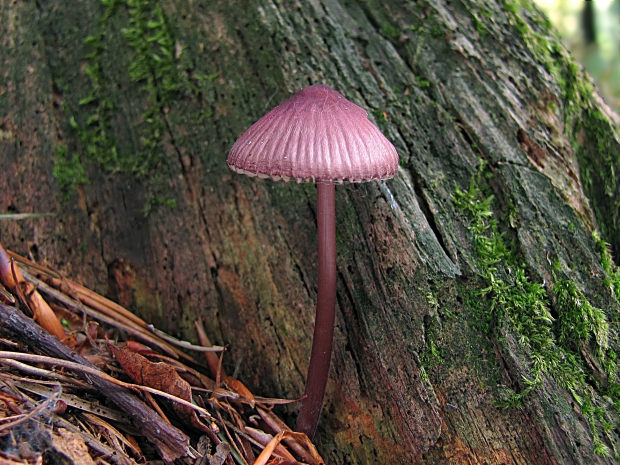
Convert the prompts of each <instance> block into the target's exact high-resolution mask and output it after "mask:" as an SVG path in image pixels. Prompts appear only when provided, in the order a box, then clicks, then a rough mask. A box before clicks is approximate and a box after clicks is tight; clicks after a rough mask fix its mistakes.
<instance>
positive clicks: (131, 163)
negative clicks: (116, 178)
mask: <svg viewBox="0 0 620 465" xmlns="http://www.w3.org/2000/svg"><path fill="white" fill-rule="evenodd" d="M101 3H102V5H103V7H104V13H103V15H102V16H101V19H100V21H99V24H98V26H97V32H96V34H94V35H92V36H89V37H87V38H86V39H85V43H86V45H87V46H88V48H89V52H88V53H87V54H86V55H85V57H84V58H85V66H84V67H83V72H84V74H85V75H86V78H87V79H88V82H89V85H90V91H89V92H88V94H87V95H86V96H84V97H83V98H81V99H80V100H79V102H78V105H77V106H76V107H74V108H71V107H70V105H69V104H67V107H66V111H67V113H68V114H69V115H70V117H69V125H70V127H71V128H72V129H73V130H74V131H75V133H76V135H77V138H78V139H79V141H80V147H81V150H80V152H81V153H80V155H78V156H76V157H75V162H79V161H81V162H82V163H87V164H92V165H94V166H96V167H97V168H99V169H101V170H103V171H105V172H107V173H127V174H130V175H133V176H135V177H136V178H138V179H144V180H145V183H146V185H147V195H146V197H147V204H146V205H145V207H144V211H145V212H150V211H152V210H153V209H155V208H156V207H158V206H162V205H165V206H168V207H174V205H175V201H174V199H171V198H170V197H169V195H167V194H166V192H165V191H166V188H167V182H166V181H167V175H165V174H164V173H166V171H167V167H168V163H169V156H168V155H167V153H166V151H165V150H164V148H163V147H162V145H163V141H164V139H166V140H167V141H171V142H172V144H174V137H173V136H172V134H170V131H171V130H170V123H169V121H168V116H167V115H168V112H169V109H170V107H171V106H172V105H174V104H175V102H178V101H179V100H181V99H183V97H184V96H188V95H189V96H193V97H196V96H197V95H198V94H199V93H201V92H202V91H203V90H204V86H205V85H208V84H209V83H210V82H211V81H212V80H213V79H214V78H215V76H216V75H215V74H199V73H195V74H193V75H192V74H191V73H190V71H188V69H189V68H190V66H188V65H187V63H182V57H183V46H182V45H181V44H180V43H179V41H178V40H177V39H176V37H175V31H174V28H173V26H172V25H171V24H172V22H171V21H170V20H169V18H168V17H167V16H166V14H165V12H164V9H163V8H162V6H161V5H160V3H159V1H158V0H102V2H101ZM123 24H126V27H122V25H123ZM119 26H120V27H119ZM112 28H113V29H114V32H117V31H118V29H119V28H120V29H121V30H122V37H123V38H124V39H125V45H126V47H127V48H126V49H125V50H123V49H122V45H123V44H122V41H121V45H120V47H121V48H120V49H118V47H119V45H118V44H115V47H117V49H115V50H116V52H117V53H118V55H119V56H122V57H126V56H129V57H131V58H130V61H127V60H125V61H126V64H125V65H123V63H122V62H121V63H120V64H115V66H117V68H120V70H121V73H122V71H123V66H125V68H124V69H125V71H126V73H127V74H126V78H124V77H121V78H120V81H121V82H127V83H132V82H133V83H136V84H137V85H139V86H140V92H141V99H142V102H141V104H142V105H143V107H144V108H145V109H144V111H143V113H142V118H141V120H140V121H139V122H138V124H136V125H135V126H134V127H133V128H132V131H135V132H136V134H134V137H133V138H132V139H133V141H134V142H135V144H136V147H127V148H125V149H121V148H120V145H119V144H118V142H117V140H116V137H115V135H116V134H117V133H119V132H121V131H125V130H126V129H125V128H121V127H119V124H121V123H120V121H123V119H124V118H123V117H121V116H120V115H119V114H118V109H117V108H116V107H115V105H114V103H113V100H112V99H113V98H116V97H115V95H116V90H115V89H116V84H115V83H114V82H111V78H110V76H109V75H110V74H111V70H107V69H105V67H104V64H103V63H104V62H106V61H105V60H104V58H103V57H104V55H105V54H106V53H108V52H107V49H106V47H107V43H108V41H109V40H110V39H109V37H111V36H110V29H112ZM108 59H109V58H108ZM117 79H119V78H117ZM205 108H208V107H207V106H205ZM210 116H211V112H210V110H208V109H205V110H204V111H202V112H201V114H200V115H197V119H198V120H199V121H202V120H203V119H204V118H208V117H210ZM66 187H67V188H68V189H74V188H75V186H74V185H68V186H66Z"/></svg>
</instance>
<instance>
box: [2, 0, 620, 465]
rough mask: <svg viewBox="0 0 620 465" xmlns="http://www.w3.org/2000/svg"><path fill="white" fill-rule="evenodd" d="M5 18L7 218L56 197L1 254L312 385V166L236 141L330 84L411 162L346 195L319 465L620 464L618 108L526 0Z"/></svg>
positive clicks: (9, 237)
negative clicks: (235, 146)
mask: <svg viewBox="0 0 620 465" xmlns="http://www.w3.org/2000/svg"><path fill="white" fill-rule="evenodd" d="M0 32H1V34H0V37H1V39H0V40H1V41H2V47H1V48H0V63H2V66H1V71H2V74H1V80H0V186H2V189H1V191H0V211H2V212H55V213H56V216H55V217H49V218H41V219H29V220H23V221H19V222H17V221H15V222H2V223H0V234H1V236H0V239H1V240H2V242H3V243H4V244H5V246H7V247H8V248H10V249H12V250H14V251H15V252H18V253H22V254H31V255H32V257H33V258H34V259H36V260H38V261H40V262H43V263H46V264H49V265H51V266H54V267H56V268H58V269H59V270H61V271H62V272H63V273H65V274H66V275H67V276H70V277H72V278H73V279H75V280H77V281H81V282H83V283H84V284H85V285H87V286H89V287H91V288H94V289H95V290H96V291H99V292H101V293H103V294H106V295H108V296H109V297H112V298H114V299H116V300H117V301H119V302H120V303H121V304H123V305H125V306H127V307H128V308H130V309H132V310H134V311H135V312H136V313H138V314H139V315H140V316H141V317H143V318H145V319H147V320H148V321H151V322H152V323H153V324H154V325H156V326H158V327H160V328H161V329H163V330H165V331H168V332H170V333H172V334H174V335H176V336H178V337H181V338H184V339H189V340H196V336H195V333H194V330H193V322H194V320H195V319H197V318H201V319H204V321H205V325H206V327H207V329H208V332H209V335H210V336H211V338H212V342H213V343H218V344H228V345H229V347H230V351H229V352H228V353H227V355H226V357H225V364H226V365H228V366H227V368H228V370H229V372H232V371H233V369H234V367H238V368H239V377H240V379H241V380H242V381H243V382H244V383H246V384H247V385H248V386H249V387H250V389H251V390H252V391H253V392H254V393H256V394H260V395H263V396H272V397H287V398H297V397H299V396H300V395H301V393H302V392H303V385H304V381H305V377H306V371H307V368H308V360H309V355H310V347H311V337H312V330H313V316H314V306H315V299H316V286H317V233H316V190H315V186H313V185H311V184H295V183H288V184H286V183H282V182H272V181H269V180H268V181H264V180H257V179H249V178H246V177H245V176H241V175H238V174H235V173H232V172H230V171H229V170H228V168H227V166H226V162H225V160H226V155H227V152H228V150H229V149H230V147H231V145H232V143H233V142H234V140H235V139H236V138H237V137H238V136H239V135H240V134H241V133H242V132H243V131H244V130H245V129H246V128H248V127H249V126H250V125H251V124H252V123H253V122H254V121H256V120H257V119H258V118H259V117H260V116H262V115H263V114H264V113H265V112H266V111H267V110H269V109H270V108H272V107H273V106H275V105H276V104H277V103H279V102H281V101H283V100H285V99H286V98H288V97H289V96H290V95H291V94H292V93H293V92H295V91H297V90H299V89H301V88H302V87H305V86H307V85H309V84H312V83H325V84H328V85H330V86H332V87H333V88H335V89H336V90H338V91H339V92H341V93H342V94H343V95H344V96H345V97H347V98H348V99H350V100H352V101H353V102H355V103H357V104H359V105H361V106H362V107H364V108H366V109H367V110H368V112H369V117H370V118H371V119H373V120H374V121H375V122H376V123H377V124H378V125H379V127H380V128H381V129H382V130H383V132H384V134H385V135H386V136H387V137H388V138H389V139H390V140H391V141H393V143H394V144H395V146H396V148H397V149H398V152H399V155H400V168H399V172H398V174H397V176H396V177H395V178H394V179H393V180H391V181H388V182H386V183H382V184H379V183H368V184H363V185H343V186H338V187H337V189H336V212H337V220H336V221H337V234H338V263H337V266H338V289H337V315H336V331H335V341H334V354H333V357H332V368H331V374H330V381H329V384H328V388H327V399H326V403H325V408H324V410H323V414H322V417H321V423H320V425H319V430H318V433H317V437H316V440H317V442H318V445H319V449H320V451H321V453H322V455H323V456H324V457H325V458H326V460H327V462H328V463H330V464H345V463H346V464H358V463H359V464H362V463H380V464H383V463H384V464H388V463H389V464H396V463H402V464H410V463H420V464H429V465H430V464H446V465H447V464H453V463H458V464H483V463H493V464H524V463H528V464H578V463H587V464H595V463H597V464H598V463H614V462H615V460H617V457H618V454H620V443H619V434H620V433H619V430H618V427H617V424H618V423H617V419H618V409H619V408H620V384H619V382H618V376H617V367H618V358H617V355H616V354H617V352H618V350H619V347H618V340H617V339H618V338H617V331H618V329H617V328H618V327H617V326H616V325H614V324H608V323H609V322H613V323H615V322H616V321H617V320H618V316H619V311H620V306H619V304H618V297H619V296H620V275H619V274H618V272H617V270H616V267H615V265H614V263H613V262H612V261H611V259H610V254H609V250H610V249H608V248H607V247H606V245H605V241H606V242H608V243H610V244H611V250H612V251H614V252H616V255H620V234H619V233H618V210H619V201H620V200H619V199H620V188H619V184H618V182H617V180H616V177H615V176H616V172H620V161H619V156H618V154H619V153H620V125H619V123H618V117H617V115H615V114H613V113H612V112H610V111H609V110H608V109H607V107H606V106H605V104H604V103H603V102H602V101H601V99H600V98H598V96H597V94H596V93H595V92H594V89H593V87H592V84H591V81H590V80H589V78H588V77H587V76H584V75H583V73H582V71H581V68H580V67H578V66H577V65H575V63H574V62H573V61H572V59H571V58H570V57H569V56H568V53H567V52H566V51H565V50H564V48H563V46H562V45H561V43H560V42H559V40H558V38H557V37H556V36H555V35H554V32H553V31H551V30H550V29H549V25H548V22H547V21H546V20H545V19H544V18H543V17H542V16H541V14H540V13H539V12H538V10H537V9H536V8H535V7H534V6H533V5H531V4H530V3H529V1H527V0H526V1H522V2H518V4H517V3H513V2H512V0H511V1H509V2H507V3H504V2H495V1H493V0H491V1H488V2H482V1H480V0H478V1H475V0H457V1H447V0H433V1H429V0H426V1H423V0H419V1H414V2H406V1H393V2H375V1H371V0H367V1H346V2H345V1H340V2H339V1H337V0H323V1H318V0H317V1H312V2H306V1H297V2H295V1H288V0H283V1H277V2H275V1H269V0H251V1H248V0H238V1H234V0H229V1H208V0H193V1H189V0H175V1H169V0H105V1H102V2H94V1H91V2H52V1H48V0H38V1H37V2H32V1H23V2H20V1H17V2H16V1H10V0H0ZM595 231H598V232H599V233H600V237H601V238H602V239H599V236H597V235H596V234H593V233H594V232H595ZM297 409H298V404H293V405H291V406H288V407H287V408H286V409H283V410H281V411H280V412H279V413H281V414H282V415H284V416H285V418H286V419H287V421H288V422H289V424H291V425H293V424H294V422H295V417H296V412H297Z"/></svg>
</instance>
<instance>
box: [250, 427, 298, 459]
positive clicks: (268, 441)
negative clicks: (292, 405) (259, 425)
mask: <svg viewBox="0 0 620 465" xmlns="http://www.w3.org/2000/svg"><path fill="white" fill-rule="evenodd" d="M245 432H246V433H247V434H248V436H250V437H251V438H252V439H254V440H256V441H258V442H259V443H261V444H262V445H263V446H265V450H267V448H269V447H271V445H273V447H272V448H271V452H269V455H268V456H267V457H266V458H267V459H268V458H269V456H270V455H271V454H272V453H273V454H275V455H277V456H279V457H282V458H284V459H287V460H295V457H293V456H292V455H291V453H290V452H289V451H288V450H286V448H284V447H283V446H281V445H280V442H281V440H282V438H283V437H284V435H285V434H287V432H286V431H282V432H280V433H278V434H276V435H275V436H272V435H271V434H268V433H265V432H264V431H261V430H258V429H255V428H250V427H249V426H246V427H245ZM276 438H277V441H275V442H274V440H275V439H276ZM265 450H263V452H262V453H261V454H260V455H259V456H258V458H257V459H256V462H254V465H256V464H257V463H259V462H258V459H259V458H260V457H261V456H263V454H264V453H265Z"/></svg>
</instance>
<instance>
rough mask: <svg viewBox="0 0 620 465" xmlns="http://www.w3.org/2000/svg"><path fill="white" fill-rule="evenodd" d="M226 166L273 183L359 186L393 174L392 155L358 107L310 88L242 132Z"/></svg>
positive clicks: (394, 160)
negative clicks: (274, 181)
mask: <svg viewBox="0 0 620 465" xmlns="http://www.w3.org/2000/svg"><path fill="white" fill-rule="evenodd" d="M228 166H229V167H230V169H232V170H233V171H236V172H238V173H243V174H246V175H248V176H260V177H262V178H267V177H271V178H273V179H275V180H279V179H284V180H285V181H288V180H289V179H291V178H292V179H296V180H297V181H299V182H301V181H321V182H337V183H342V182H362V181H371V180H373V179H387V178H391V177H392V176H394V174H395V173H396V170H397V168H398V154H397V153H396V149H395V148H394V146H393V145H392V144H391V142H390V141H388V140H387V139H386V138H385V136H384V135H383V134H382V133H381V131H379V129H378V128H377V127H376V126H375V125H374V124H372V123H371V122H370V120H369V119H368V117H367V115H366V111H365V110H364V109H363V108H361V107H359V106H357V105H355V104H354V103H353V102H350V101H348V100H347V99H345V98H344V97H343V96H342V95H340V94H339V93H338V92H336V91H335V90H334V89H332V88H331V87H329V86H326V85H323V84H315V85H312V86H310V87H306V88H305V89H303V90H301V91H299V92H297V93H296V94H295V95H293V96H292V97H291V98H290V99H288V100H286V101H285V102H283V103H281V104H280V105H278V106H277V107H275V108H274V109H273V110H271V111H270V112H269V113H267V114H266V115H265V116H263V117H262V118H261V119H259V120H258V121H257V122H256V123H254V124H253V125H252V126H251V127H250V128H249V129H248V130H247V131H245V132H244V133H243V134H242V135H241V137H239V139H238V140H237V141H236V142H235V144H234V145H233V147H232V149H231V150H230V153H229V154H228Z"/></svg>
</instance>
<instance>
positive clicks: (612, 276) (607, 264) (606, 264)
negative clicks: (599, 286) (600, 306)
mask: <svg viewBox="0 0 620 465" xmlns="http://www.w3.org/2000/svg"><path fill="white" fill-rule="evenodd" d="M592 237H593V239H594V240H595V241H596V246H597V248H598V251H599V253H600V256H601V266H602V267H603V270H604V271H605V278H604V279H603V282H604V283H605V285H606V286H607V287H608V288H609V290H610V292H611V294H612V295H613V296H614V298H615V299H616V301H617V302H620V269H618V266H616V264H615V263H614V261H613V257H612V256H611V246H610V245H609V244H608V243H607V242H605V241H604V240H602V239H601V237H600V235H599V233H598V232H596V231H595V232H593V233H592Z"/></svg>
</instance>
